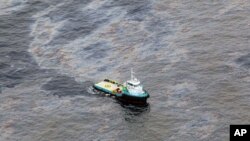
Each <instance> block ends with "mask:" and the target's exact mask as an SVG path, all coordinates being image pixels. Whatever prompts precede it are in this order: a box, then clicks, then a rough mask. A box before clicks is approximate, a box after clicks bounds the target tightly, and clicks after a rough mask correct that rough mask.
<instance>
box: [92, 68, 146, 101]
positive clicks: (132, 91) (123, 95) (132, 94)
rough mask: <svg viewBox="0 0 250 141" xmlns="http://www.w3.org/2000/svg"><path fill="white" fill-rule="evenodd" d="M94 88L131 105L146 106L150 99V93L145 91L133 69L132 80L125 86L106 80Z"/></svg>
mask: <svg viewBox="0 0 250 141" xmlns="http://www.w3.org/2000/svg"><path fill="white" fill-rule="evenodd" d="M93 87H94V88H95V89H96V90H98V91H100V92H103V93H105V94H107V95H110V96H115V97H116V98H117V99H118V100H120V101H122V102H126V103H131V104H146V103H147V99H148V98H149V93H148V92H147V91H146V90H144V89H143V86H142V85H141V82H140V81H139V80H138V79H137V78H136V77H135V76H134V72H133V69H131V78H130V80H127V81H126V82H125V83H124V84H121V83H118V82H116V81H114V80H110V79H104V80H103V81H101V82H99V83H96V84H94V86H93Z"/></svg>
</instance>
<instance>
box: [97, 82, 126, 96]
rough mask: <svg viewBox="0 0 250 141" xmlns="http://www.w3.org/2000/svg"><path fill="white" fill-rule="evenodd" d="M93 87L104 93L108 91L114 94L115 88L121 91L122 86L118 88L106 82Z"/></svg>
mask: <svg viewBox="0 0 250 141" xmlns="http://www.w3.org/2000/svg"><path fill="white" fill-rule="evenodd" d="M95 87H99V88H101V89H104V90H105V91H109V92H110V93H115V92H116V89H117V88H120V89H122V86H118V85H117V84H113V83H111V82H106V81H102V82H99V83H97V84H95Z"/></svg>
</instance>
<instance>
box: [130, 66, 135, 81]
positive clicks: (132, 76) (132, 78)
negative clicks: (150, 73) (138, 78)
mask: <svg viewBox="0 0 250 141" xmlns="http://www.w3.org/2000/svg"><path fill="white" fill-rule="evenodd" d="M130 73H131V80H134V72H133V68H131V71H130Z"/></svg>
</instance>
